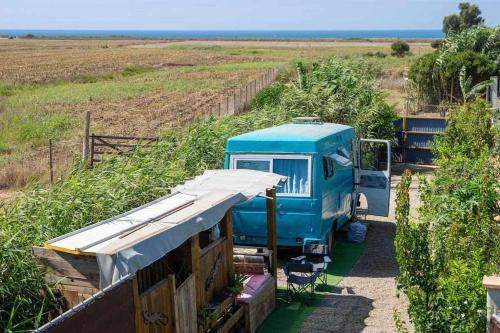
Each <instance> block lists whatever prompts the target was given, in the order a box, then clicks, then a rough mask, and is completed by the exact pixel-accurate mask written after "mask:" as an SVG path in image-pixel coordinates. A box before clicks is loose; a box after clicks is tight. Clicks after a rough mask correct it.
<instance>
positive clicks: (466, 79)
mask: <svg viewBox="0 0 500 333" xmlns="http://www.w3.org/2000/svg"><path fill="white" fill-rule="evenodd" d="M466 71H467V69H466V68H465V66H462V69H461V70H460V76H459V78H460V90H461V91H462V98H463V101H464V103H466V102H467V101H469V100H471V99H473V98H476V97H477V96H478V95H479V94H480V93H481V92H483V91H484V90H485V89H486V88H487V87H488V86H489V85H491V83H492V81H491V80H485V81H482V82H479V83H477V84H475V85H474V86H473V85H472V77H470V76H466V75H467V74H466Z"/></svg>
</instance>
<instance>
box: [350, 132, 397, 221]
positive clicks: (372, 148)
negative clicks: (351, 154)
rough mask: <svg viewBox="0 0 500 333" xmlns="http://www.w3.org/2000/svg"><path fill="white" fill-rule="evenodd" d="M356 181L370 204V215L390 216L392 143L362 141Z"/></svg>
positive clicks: (359, 189) (359, 191)
mask: <svg viewBox="0 0 500 333" xmlns="http://www.w3.org/2000/svg"><path fill="white" fill-rule="evenodd" d="M357 148H358V149H357V153H358V156H357V157H358V160H357V163H356V166H357V168H356V170H355V181H356V184H357V185H358V186H357V190H358V193H363V194H364V195H365V197H366V201H367V202H368V209H367V213H368V214H369V215H377V216H388V214H389V199H390V195H391V143H390V141H388V140H378V139H360V140H359V146H358V147H357Z"/></svg>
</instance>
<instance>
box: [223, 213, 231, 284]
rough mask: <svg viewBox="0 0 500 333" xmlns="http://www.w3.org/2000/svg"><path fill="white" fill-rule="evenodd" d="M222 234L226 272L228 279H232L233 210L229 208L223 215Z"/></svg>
mask: <svg viewBox="0 0 500 333" xmlns="http://www.w3.org/2000/svg"><path fill="white" fill-rule="evenodd" d="M222 231H223V235H224V236H226V239H227V241H226V254H227V256H226V260H227V272H228V275H229V279H230V280H231V279H232V275H233V274H234V263H233V211H232V210H231V209H229V210H228V211H227V212H226V216H224V220H223V223H222Z"/></svg>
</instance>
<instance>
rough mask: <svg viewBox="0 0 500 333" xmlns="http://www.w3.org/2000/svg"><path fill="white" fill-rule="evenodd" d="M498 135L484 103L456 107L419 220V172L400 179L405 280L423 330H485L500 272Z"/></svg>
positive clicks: (399, 247)
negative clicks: (493, 278) (494, 277)
mask: <svg viewBox="0 0 500 333" xmlns="http://www.w3.org/2000/svg"><path fill="white" fill-rule="evenodd" d="M497 135H498V133H497V130H496V129H495V128H493V127H492V124H491V109H490V108H489V107H488V105H487V104H486V103H485V102H484V101H481V100H476V101H473V102H467V103H465V104H464V105H462V106H457V107H455V108H454V109H452V110H451V113H450V117H449V120H448V126H447V129H446V132H445V133H444V135H442V136H441V137H440V138H438V139H437V140H436V143H435V146H434V154H435V156H436V158H435V163H436V164H437V165H438V168H437V169H436V171H435V172H434V175H433V177H432V178H431V179H430V180H429V179H426V178H424V177H419V180H420V186H419V190H420V193H421V194H420V196H421V201H422V206H421V207H420V208H419V210H418V211H419V214H420V218H419V221H413V220H412V219H411V218H410V216H409V212H410V200H409V188H410V184H411V181H412V179H411V173H410V172H408V171H405V173H404V174H403V176H402V179H401V183H400V184H399V185H398V188H397V198H396V205H397V207H396V221H397V229H396V238H395V248H396V259H397V261H398V264H399V268H400V276H399V277H398V278H397V283H398V288H399V289H400V290H402V291H403V292H404V293H405V294H406V295H407V297H408V300H409V303H410V304H409V308H408V312H409V315H410V319H411V321H412V322H413V324H414V326H415V329H416V331H417V332H464V333H465V332H481V331H483V330H484V327H485V325H486V322H485V316H484V313H485V311H486V304H485V301H486V299H485V289H484V288H483V287H482V285H481V281H482V277H483V275H487V274H492V273H498V272H499V271H498V266H497V265H498V257H499V255H500V226H499V224H498V223H497V222H496V221H495V220H494V218H495V216H496V215H498V213H499V207H498V202H499V200H500V195H499V193H498V192H497V189H498V188H499V187H500V182H499V179H500V172H499V169H498V167H497V165H498V156H497V155H496V154H495V153H494V142H495V136H497Z"/></svg>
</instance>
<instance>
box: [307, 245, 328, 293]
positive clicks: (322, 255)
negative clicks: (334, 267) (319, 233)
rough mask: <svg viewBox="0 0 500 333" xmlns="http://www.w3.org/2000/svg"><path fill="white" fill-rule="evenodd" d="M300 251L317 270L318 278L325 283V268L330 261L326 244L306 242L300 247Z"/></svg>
mask: <svg viewBox="0 0 500 333" xmlns="http://www.w3.org/2000/svg"><path fill="white" fill-rule="evenodd" d="M302 253H303V254H304V256H305V259H306V261H307V262H310V263H311V264H312V265H313V270H314V271H315V272H318V273H319V274H318V278H319V280H320V281H321V283H322V284H324V285H326V284H327V274H326V270H327V268H328V264H329V263H330V262H332V260H331V259H330V256H329V255H330V254H329V253H328V246H327V245H323V244H319V243H316V242H306V243H305V244H304V246H303V247H302Z"/></svg>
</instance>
